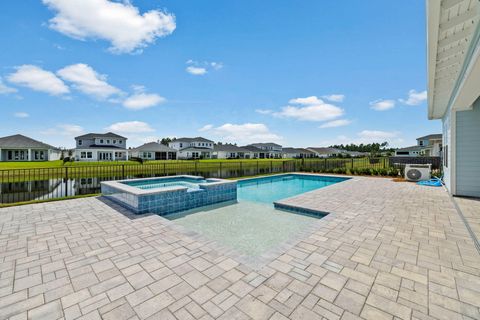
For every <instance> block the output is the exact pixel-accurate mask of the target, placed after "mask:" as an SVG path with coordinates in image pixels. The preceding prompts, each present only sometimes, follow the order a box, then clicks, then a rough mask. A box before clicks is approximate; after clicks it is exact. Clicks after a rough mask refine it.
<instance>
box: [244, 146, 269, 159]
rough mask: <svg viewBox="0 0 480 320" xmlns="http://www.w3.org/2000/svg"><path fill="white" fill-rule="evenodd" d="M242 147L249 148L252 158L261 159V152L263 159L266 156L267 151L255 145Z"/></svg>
mask: <svg viewBox="0 0 480 320" xmlns="http://www.w3.org/2000/svg"><path fill="white" fill-rule="evenodd" d="M240 148H242V149H245V150H248V151H249V152H250V159H259V158H260V154H262V159H263V158H265V151H263V150H262V149H259V148H257V147H254V146H243V147H240Z"/></svg>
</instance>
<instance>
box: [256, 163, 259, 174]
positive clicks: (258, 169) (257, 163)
mask: <svg viewBox="0 0 480 320" xmlns="http://www.w3.org/2000/svg"><path fill="white" fill-rule="evenodd" d="M258 171H259V168H258V160H257V174H256V175H257V176H258Z"/></svg>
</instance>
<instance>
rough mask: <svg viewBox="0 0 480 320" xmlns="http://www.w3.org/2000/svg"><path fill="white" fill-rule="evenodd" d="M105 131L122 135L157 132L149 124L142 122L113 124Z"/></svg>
mask: <svg viewBox="0 0 480 320" xmlns="http://www.w3.org/2000/svg"><path fill="white" fill-rule="evenodd" d="M105 130H108V131H113V132H122V133H142V132H152V131H155V130H154V129H153V128H152V127H150V125H149V124H148V123H145V122H142V121H126V122H117V123H113V124H111V125H110V126H108V127H106V128H105Z"/></svg>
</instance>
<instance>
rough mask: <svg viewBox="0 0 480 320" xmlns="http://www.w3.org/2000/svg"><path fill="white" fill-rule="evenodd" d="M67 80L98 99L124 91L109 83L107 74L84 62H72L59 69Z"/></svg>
mask: <svg viewBox="0 0 480 320" xmlns="http://www.w3.org/2000/svg"><path fill="white" fill-rule="evenodd" d="M57 74H58V75H59V76H60V77H61V78H62V79H63V80H65V81H69V82H71V83H73V87H74V88H75V89H77V90H79V91H81V92H83V93H85V94H87V95H90V96H93V97H95V98H97V99H102V100H103V99H106V98H109V97H110V96H112V95H116V94H121V93H122V91H121V90H120V89H118V88H116V87H114V86H112V85H110V84H108V83H107V81H106V80H107V76H106V75H102V74H99V73H97V72H96V71H95V70H94V69H93V68H92V67H90V66H89V65H87V64H84V63H77V64H72V65H69V66H66V67H64V68H63V69H60V70H58V71H57Z"/></svg>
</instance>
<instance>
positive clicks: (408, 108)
mask: <svg viewBox="0 0 480 320" xmlns="http://www.w3.org/2000/svg"><path fill="white" fill-rule="evenodd" d="M0 12H1V13H0V15H1V19H0V39H1V40H0V41H2V44H1V48H2V50H0V136H7V135H12V134H17V133H20V134H24V135H27V136H30V137H32V138H34V139H37V140H40V141H44V142H46V143H49V144H52V145H54V146H58V147H73V146H74V139H73V138H74V137H75V136H78V135H80V134H83V133H88V132H107V131H113V132H115V133H118V134H121V135H124V136H126V137H127V138H128V142H127V144H128V146H129V147H136V146H138V145H140V144H142V143H145V142H149V141H155V140H157V139H161V138H163V137H184V136H187V137H195V136H203V137H206V138H209V139H211V140H214V141H222V142H232V143H238V144H239V145H244V144H248V143H253V142H277V143H280V144H282V145H283V146H294V147H323V146H328V145H331V144H341V143H343V144H345V143H370V142H383V141H388V142H389V144H390V145H391V146H395V147H402V146H409V145H414V144H415V143H416V141H415V139H416V138H417V137H420V136H423V135H427V134H430V133H439V132H441V126H440V122H439V121H429V120H427V106H426V96H427V94H426V91H425V90H426V86H427V84H426V35H425V30H426V28H425V3H424V1H419V0H397V1H384V0H368V1H364V0H349V1H325V0H323V1H319V0H304V1H299V2H297V1H295V2H294V1H286V0H262V1H251V0H241V1H240V0H232V1H224V0H209V1H178V0H177V1H174V0H162V1H157V0H130V1H108V0H22V1H13V0H11V1H1V2H0Z"/></svg>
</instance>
